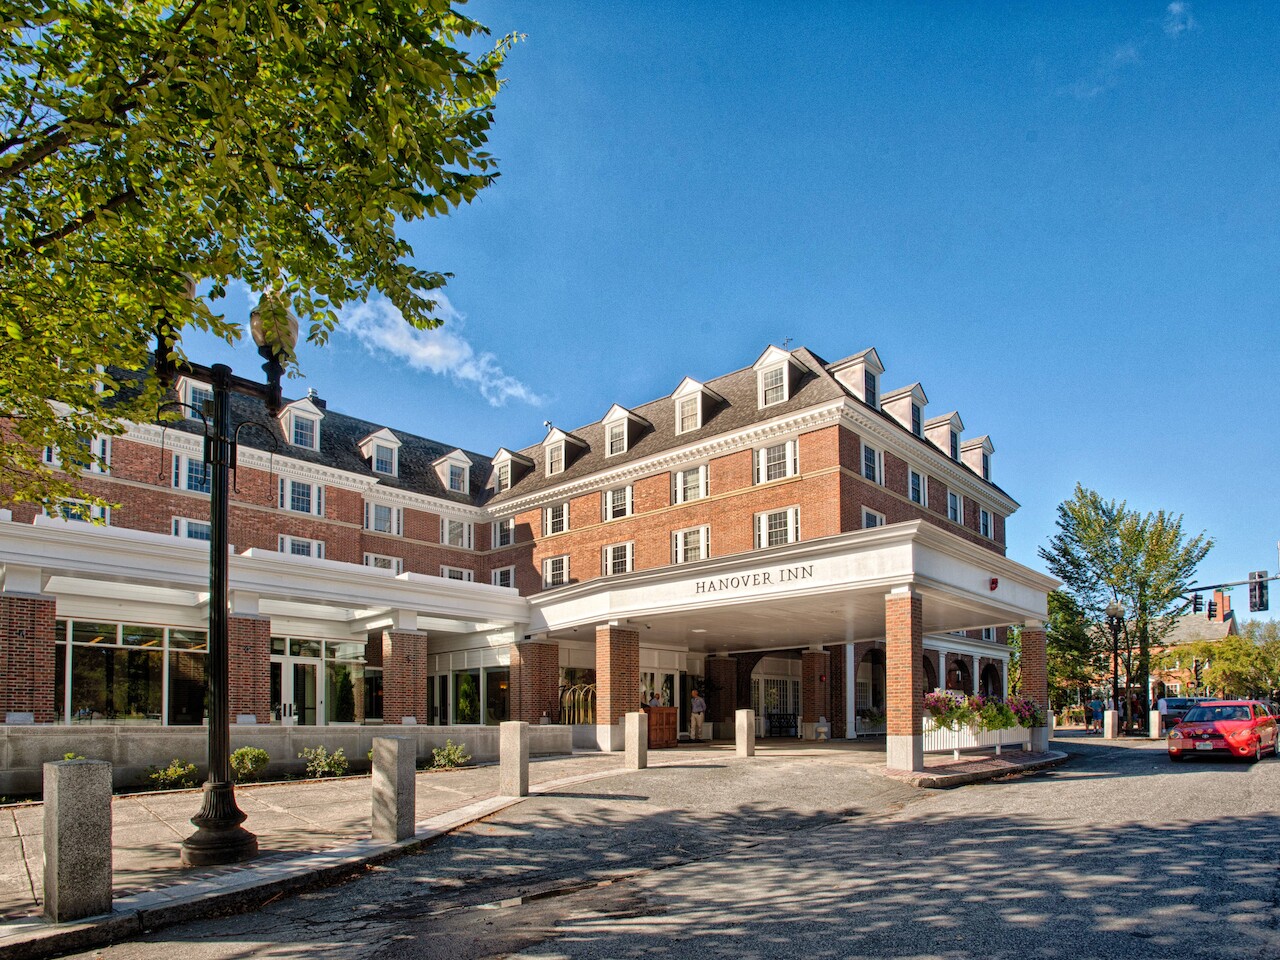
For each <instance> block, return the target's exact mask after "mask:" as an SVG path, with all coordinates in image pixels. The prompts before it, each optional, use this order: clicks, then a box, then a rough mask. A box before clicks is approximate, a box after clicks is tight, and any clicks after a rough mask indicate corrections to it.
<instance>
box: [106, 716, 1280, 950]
mask: <svg viewBox="0 0 1280 960" xmlns="http://www.w3.org/2000/svg"><path fill="white" fill-rule="evenodd" d="M1055 745H1056V746H1057V748H1058V749H1064V748H1065V749H1067V750H1068V751H1070V752H1071V753H1072V754H1073V756H1072V761H1071V763H1070V764H1068V765H1067V766H1065V767H1061V768H1057V769H1054V770H1050V771H1046V772H1042V773H1037V774H1031V775H1023V776H1016V777H1010V778H1007V779H1004V780H1000V781H995V782H991V783H986V784H976V785H970V786H965V787H960V788H957V789H954V790H948V791H926V790H920V789H918V788H916V787H912V786H910V785H907V784H902V783H897V782H895V781H892V780H887V779H885V778H883V777H879V776H876V775H874V774H873V773H871V772H869V771H867V770H866V769H862V768H859V767H858V766H854V765H850V764H847V763H845V764H841V763H833V762H830V761H828V760H825V759H824V758H822V757H820V756H818V757H786V756H783V757H776V758H756V759H754V760H738V759H736V758H734V757H732V756H729V755H726V756H725V758H724V760H723V761H722V762H718V763H707V764H699V765H691V766H688V767H683V766H668V767H662V768H655V769H650V770H646V771H640V772H637V773H632V774H623V775H619V776H616V777H611V778H609V779H607V780H602V781H596V782H593V783H587V784H582V785H580V786H578V787H572V788H569V789H566V790H564V791H562V792H558V793H556V794H554V795H550V796H542V797H535V798H531V799H529V800H526V801H525V802H524V803H521V804H519V805H517V806H514V807H511V808H510V809H508V810H505V811H503V812H502V813H500V814H498V815H496V816H494V817H491V818H489V819H487V820H485V821H482V822H480V823H477V824H474V825H473V826H471V827H468V828H466V829H464V830H462V831H460V832H458V833H456V834H454V835H451V836H449V837H447V838H445V839H443V840H441V841H439V842H437V843H436V844H434V845H433V846H431V847H429V848H427V849H426V850H424V851H423V852H421V853H419V854H415V855H412V856H406V857H404V858H401V859H399V860H397V861H394V862H392V863H389V864H386V865H384V866H377V867H371V868H370V869H369V870H368V871H367V872H366V873H365V874H364V876H362V877H360V878H358V879H355V880H352V881H349V882H346V883H344V884H341V885H339V886H336V887H331V888H328V889H324V890H319V891H315V892H312V893H308V894H305V895H302V896H299V897H294V898H286V899H281V900H279V901H276V902H274V903H271V904H269V905H267V906H266V907H264V908H262V909H261V910H258V911H256V912H254V913H251V914H245V915H239V916H234V917H227V918H222V919H218V920H207V921H201V922H198V923H191V924H186V925H181V926H176V927H170V928H167V929H165V930H162V931H158V932H156V933H154V934H151V935H149V936H147V937H144V938H142V939H140V940H137V941H133V942H130V943H126V944H120V945H117V946H115V947H111V948H108V949H105V950H101V951H94V952H93V953H92V954H85V955H84V956H94V957H102V958H104V960H134V958H137V960H144V958H146V960H150V958H157V960H160V958H163V960H170V958H171V956H172V955H173V954H174V953H175V952H180V953H181V954H182V955H183V957H184V960H205V958H209V960H213V958H219V960H221V958H249V957H290V958H293V957H319V958H324V957H343V958H348V957H350V958H376V960H398V958H437V957H439V958H447V960H469V958H480V957H498V956H518V957H527V958H534V957H537V958H544V960H546V958H552V957H557V958H558V957H632V956H641V955H644V956H647V957H653V956H658V957H663V958H684V957H689V958H699V960H704V958H707V957H744V958H754V957H787V958H793V957H912V958H926V957H927V958H935V957H936V958H947V960H952V958H968V957H975V958H977V957H984V958H986V957H992V958H1015V957H1016V958H1025V957H1063V958H1071V960H1080V958H1088V957H1106V958H1109V960H1115V958H1127V957H1135V958H1136V957H1144V958H1145V957H1170V958H1188V957H1197V958H1199V957H1222V958H1236V957H1249V958H1259V957H1274V956H1276V955H1278V954H1280V929H1278V927H1277V917H1278V916H1280V760H1274V759H1268V760H1265V761H1264V762H1262V763H1261V764H1258V765H1253V766H1251V765H1247V764H1243V763H1236V762H1193V763H1186V764H1178V765H1173V764H1170V763H1169V762H1168V760H1167V759H1166V758H1165V756H1164V752H1163V749H1162V747H1161V745H1160V744H1158V743H1156V744H1146V743H1142V742H1136V743H1125V744H1123V745H1119V746H1117V745H1112V744H1107V743H1101V742H1097V741H1089V740H1084V739H1081V738H1075V739H1061V740H1059V741H1057V743H1056V744H1055Z"/></svg>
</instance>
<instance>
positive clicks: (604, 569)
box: [600, 547, 609, 577]
mask: <svg viewBox="0 0 1280 960" xmlns="http://www.w3.org/2000/svg"><path fill="white" fill-rule="evenodd" d="M608 575H609V548H608V547H601V548H600V576H602V577H607V576H608Z"/></svg>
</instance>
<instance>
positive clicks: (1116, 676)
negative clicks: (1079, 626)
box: [1106, 600, 1124, 710]
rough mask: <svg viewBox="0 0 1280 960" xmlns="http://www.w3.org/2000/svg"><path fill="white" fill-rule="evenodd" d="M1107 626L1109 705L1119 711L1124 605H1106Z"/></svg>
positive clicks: (1118, 603)
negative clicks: (1108, 629) (1121, 629)
mask: <svg viewBox="0 0 1280 960" xmlns="http://www.w3.org/2000/svg"><path fill="white" fill-rule="evenodd" d="M1106 612H1107V626H1108V627H1109V628H1110V629H1111V703H1112V705H1113V706H1114V707H1115V709H1116V710H1119V709H1120V628H1121V627H1123V626H1124V604H1122V603H1120V602H1119V601H1118V600H1113V601H1112V602H1111V603H1109V604H1107V611H1106Z"/></svg>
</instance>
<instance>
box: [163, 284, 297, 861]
mask: <svg viewBox="0 0 1280 960" xmlns="http://www.w3.org/2000/svg"><path fill="white" fill-rule="evenodd" d="M269 298H270V299H269ZM250 330H251V332H252V334H253V339H254V342H255V343H256V344H257V346H258V353H259V354H261V356H262V357H263V358H265V360H266V363H264V364H263V365H262V368H263V370H264V371H265V372H266V374H267V383H266V385H265V391H264V392H265V394H266V396H265V399H266V405H267V409H268V410H270V411H271V412H272V413H273V414H274V413H277V412H279V410H280V405H281V389H280V376H281V374H282V373H283V372H284V363H285V361H287V360H288V359H289V358H290V357H292V356H293V350H294V347H295V345H296V344H297V337H298V321H297V320H296V319H295V318H294V317H293V316H292V315H291V314H290V313H289V312H288V310H287V308H286V307H285V305H284V303H283V301H282V300H280V299H279V298H277V297H275V296H274V295H272V294H267V295H266V296H264V297H263V300H262V301H261V302H259V304H258V307H257V308H256V309H255V310H254V311H253V314H252V315H251V317H250ZM171 349H172V343H171V342H168V341H166V340H165V339H164V338H162V340H161V343H160V346H159V347H158V348H157V354H158V355H159V354H161V353H163V354H164V355H165V356H164V358H163V362H164V363H165V365H166V367H167V366H168V354H169V352H170V351H171ZM158 360H159V358H158ZM157 367H158V368H160V369H161V376H164V375H165V372H167V371H166V368H165V367H161V364H160V362H158V363H157ZM211 371H212V374H213V376H212V380H213V383H212V387H213V411H212V414H213V415H212V420H211V422H209V423H207V425H206V428H205V451H206V453H205V463H206V467H205V469H206V471H207V472H208V478H209V526H210V537H209V653H208V656H207V657H206V662H207V664H208V679H209V757H208V759H209V778H208V780H206V781H205V784H204V791H203V795H202V801H201V805H200V810H199V812H198V813H197V814H196V815H195V816H194V817H192V818H191V822H192V824H194V825H195V827H196V832H195V833H193V834H192V835H191V836H189V837H187V838H186V839H185V840H183V841H182V852H181V860H182V863H183V864H184V865H185V866H192V867H203V866H213V865H217V864H224V863H238V862H239V861H242V860H247V859H249V858H251V857H253V856H255V855H256V854H257V852H258V838H257V837H256V836H255V835H254V834H252V833H250V832H249V831H248V830H246V829H245V828H244V827H243V826H242V825H241V824H243V823H244V819H245V814H244V811H242V810H241V809H240V807H239V806H238V805H237V803H236V797H235V783H234V782H233V780H232V777H231V698H230V672H231V671H230V664H229V649H228V626H229V623H228V607H227V567H228V557H227V554H228V552H229V550H230V547H229V544H228V535H229V530H228V520H229V512H230V511H229V500H230V491H229V488H228V475H229V473H230V471H231V470H232V469H233V468H234V464H233V463H232V460H233V459H234V457H235V443H234V437H235V428H233V426H232V424H231V368H230V367H228V366H227V365H226V364H223V363H218V364H214V365H213V367H212V368H211Z"/></svg>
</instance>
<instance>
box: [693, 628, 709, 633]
mask: <svg viewBox="0 0 1280 960" xmlns="http://www.w3.org/2000/svg"><path fill="white" fill-rule="evenodd" d="M689 632H690V633H706V632H707V631H706V630H704V629H702V627H694V628H693V629H692V630H690V631H689Z"/></svg>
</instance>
